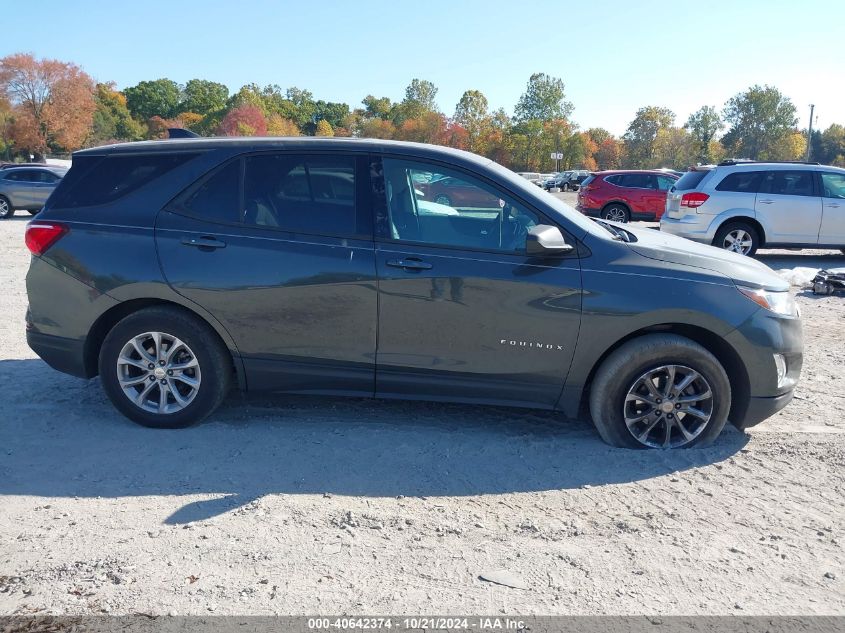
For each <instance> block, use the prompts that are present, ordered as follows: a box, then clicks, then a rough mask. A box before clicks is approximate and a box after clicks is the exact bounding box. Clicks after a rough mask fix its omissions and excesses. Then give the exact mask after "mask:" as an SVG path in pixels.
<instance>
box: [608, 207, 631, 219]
mask: <svg viewBox="0 0 845 633" xmlns="http://www.w3.org/2000/svg"><path fill="white" fill-rule="evenodd" d="M601 217H603V218H604V219H605V220H611V221H613V222H628V221H629V220H630V219H631V214H630V213H629V212H628V209H626V208H625V206H624V205H621V204H609V205H607V206H606V207H605V208H604V209H602V212H601Z"/></svg>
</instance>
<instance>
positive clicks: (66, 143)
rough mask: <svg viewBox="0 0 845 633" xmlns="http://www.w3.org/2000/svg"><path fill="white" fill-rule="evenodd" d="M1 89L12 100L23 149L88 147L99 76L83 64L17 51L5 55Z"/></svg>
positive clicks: (15, 137)
mask: <svg viewBox="0 0 845 633" xmlns="http://www.w3.org/2000/svg"><path fill="white" fill-rule="evenodd" d="M0 90H2V91H3V92H4V93H5V94H6V96H7V98H8V99H9V102H10V103H11V104H12V116H13V123H12V125H11V128H10V135H11V137H12V141H13V142H14V144H15V146H16V148H17V149H19V150H28V151H30V152H32V153H34V154H37V155H43V154H45V153H46V152H47V150H48V148H49V147H50V146H54V147H56V148H59V149H64V150H75V149H78V148H79V147H82V145H83V143H85V140H86V139H87V138H88V136H89V133H90V131H91V126H92V123H93V118H94V111H95V110H96V108H97V104H96V101H95V99H94V81H93V80H92V79H91V77H89V76H88V75H87V74H85V73H84V72H83V71H82V70H81V69H80V68H79V66H77V65H75V64H70V63H66V62H61V61H59V60H56V59H36V58H35V57H34V56H33V55H30V54H26V53H16V54H14V55H8V56H7V57H4V58H3V59H0Z"/></svg>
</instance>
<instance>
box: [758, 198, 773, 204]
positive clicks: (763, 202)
mask: <svg viewBox="0 0 845 633" xmlns="http://www.w3.org/2000/svg"><path fill="white" fill-rule="evenodd" d="M757 202H759V203H760V204H774V202H775V201H774V200H769V199H766V200H758V201H757Z"/></svg>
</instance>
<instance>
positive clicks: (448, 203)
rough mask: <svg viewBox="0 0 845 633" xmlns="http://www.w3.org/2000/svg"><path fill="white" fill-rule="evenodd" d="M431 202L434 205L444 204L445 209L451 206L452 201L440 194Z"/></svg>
mask: <svg viewBox="0 0 845 633" xmlns="http://www.w3.org/2000/svg"><path fill="white" fill-rule="evenodd" d="M432 202H434V203H436V204H445V205H446V206H447V207H451V206H452V199H451V198H449V196H447V195H445V194H442V193H441V194H440V195H438V196H436V197H435V198H434V200H433V201H432Z"/></svg>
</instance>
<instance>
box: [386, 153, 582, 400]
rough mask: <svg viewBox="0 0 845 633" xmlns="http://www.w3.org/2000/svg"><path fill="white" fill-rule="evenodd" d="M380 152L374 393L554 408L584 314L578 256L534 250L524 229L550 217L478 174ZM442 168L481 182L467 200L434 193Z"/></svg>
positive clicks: (444, 174)
mask: <svg viewBox="0 0 845 633" xmlns="http://www.w3.org/2000/svg"><path fill="white" fill-rule="evenodd" d="M375 162H376V164H379V163H382V162H383V178H384V180H383V183H384V184H383V186H381V187H379V183H378V182H377V183H376V189H377V190H380V191H382V192H383V199H382V201H381V204H382V205H383V209H384V211H383V212H382V213H380V214H379V215H378V216H377V217H378V221H377V226H376V231H377V235H378V243H377V248H376V261H377V266H378V277H379V337H378V353H377V357H376V358H377V368H376V393H377V395H379V396H384V397H409V398H414V397H421V398H431V399H444V400H457V401H485V402H497V403H501V404H510V405H527V406H540V407H549V408H551V407H553V406H554V404H555V402H556V401H557V399H558V397H559V395H560V392H561V388H562V386H563V383H564V380H565V378H566V374H567V372H568V370H569V365H570V361H571V360H572V355H573V351H574V349H575V344H576V341H577V337H578V330H579V326H580V321H581V272H580V263H579V260H578V258H577V257H576V256H572V257H558V258H552V259H542V260H541V259H536V258H530V257H527V256H526V254H525V240H526V234H527V231H528V230H529V229H530V228H531V227H532V226H534V225H536V224H543V223H548V220H545V219H544V218H542V217H541V216H540V214H539V213H538V212H537V211H535V210H533V209H532V208H530V207H529V206H528V205H526V204H524V203H523V202H521V201H519V200H517V199H515V198H514V197H513V196H511V195H509V194H507V193H505V192H502V191H499V190H498V188H496V187H495V186H493V185H491V184H490V183H488V182H486V181H483V180H482V179H480V178H477V177H475V176H473V175H471V174H468V173H465V172H463V171H458V170H454V169H452V168H449V167H445V166H441V165H438V164H429V163H426V162H423V161H416V160H404V159H393V158H384V159H383V161H380V160H378V159H377V160H376V161H375ZM380 169H381V168H380V167H376V168H374V169H373V170H372V171H373V172H374V173H377V174H378V173H379V171H380ZM375 178H377V179H378V180H381V176H380V175H379V176H375ZM443 178H454V179H456V180H460V181H461V182H462V183H463V187H464V188H465V189H466V188H470V189H473V190H474V191H465V192H464V197H463V200H464V201H465V204H458V203H456V202H454V201H453V205H454V206H451V205H445V204H443V200H442V198H441V202H440V203H437V204H436V205H434V206H432V205H431V204H429V203H428V201H427V200H426V199H425V195H426V194H425V192H426V191H432V190H436V188H435V187H432V186H428V185H429V183H432V184H434V183H436V182H437V181H438V180H440V179H443ZM419 185H422V186H419ZM423 203H425V206H424V208H425V212H424V213H420V207H421V205H422V204H423ZM374 205H375V206H376V208H377V209H378V205H379V202H376V203H374ZM570 239H571V238H570Z"/></svg>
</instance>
